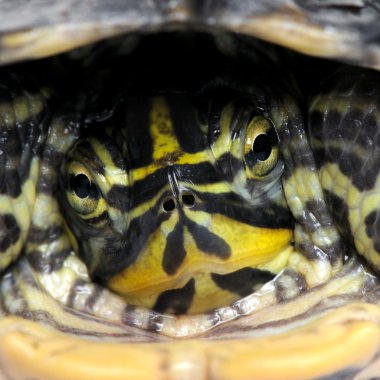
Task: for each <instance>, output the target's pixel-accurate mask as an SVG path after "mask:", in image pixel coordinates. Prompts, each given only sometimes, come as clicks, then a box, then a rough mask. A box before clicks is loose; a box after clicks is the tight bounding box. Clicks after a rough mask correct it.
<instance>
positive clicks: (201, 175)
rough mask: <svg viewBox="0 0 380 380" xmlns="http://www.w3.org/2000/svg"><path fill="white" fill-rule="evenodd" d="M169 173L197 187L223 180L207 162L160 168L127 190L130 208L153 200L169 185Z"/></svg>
mask: <svg viewBox="0 0 380 380" xmlns="http://www.w3.org/2000/svg"><path fill="white" fill-rule="evenodd" d="M170 172H174V173H175V177H176V178H177V180H178V181H184V182H190V183H193V184H199V185H202V184H212V183H217V182H220V181H222V180H223V179H224V177H223V175H222V174H221V173H219V172H218V171H217V170H216V169H215V167H214V166H213V165H212V164H211V163H209V162H201V163H199V164H184V165H173V166H170V167H164V168H160V169H158V170H156V171H155V172H153V173H152V174H149V175H147V176H146V177H145V178H143V179H141V180H139V181H136V182H135V183H134V184H133V185H132V186H131V187H130V188H129V192H130V199H131V208H134V207H137V206H139V205H141V204H142V203H144V202H147V201H149V200H150V199H152V198H154V197H155V196H156V195H157V193H158V192H159V191H160V190H161V189H162V188H163V187H165V186H167V185H168V184H169V173H170Z"/></svg>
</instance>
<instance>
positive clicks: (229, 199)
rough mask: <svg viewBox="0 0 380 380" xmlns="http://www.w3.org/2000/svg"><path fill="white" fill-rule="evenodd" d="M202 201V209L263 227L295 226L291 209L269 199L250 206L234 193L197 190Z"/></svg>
mask: <svg viewBox="0 0 380 380" xmlns="http://www.w3.org/2000/svg"><path fill="white" fill-rule="evenodd" d="M195 193H196V195H197V196H198V197H199V199H200V200H201V201H202V202H200V203H199V205H198V206H197V207H198V209H197V210H200V211H205V212H207V213H209V214H220V215H224V216H226V217H228V218H230V219H233V220H236V221H238V222H241V223H245V224H249V225H251V226H255V227H263V228H293V223H294V222H293V218H292V215H291V213H290V211H289V210H288V209H287V208H285V207H283V206H280V205H278V204H276V203H273V202H271V201H268V202H267V203H266V204H263V205H262V206H261V207H259V206H256V207H250V206H249V204H248V203H247V202H246V201H244V200H242V198H241V197H240V196H239V195H237V194H235V193H233V192H230V193H220V194H214V193H203V192H195Z"/></svg>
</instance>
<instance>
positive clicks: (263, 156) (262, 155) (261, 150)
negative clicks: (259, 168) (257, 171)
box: [252, 134, 272, 161]
mask: <svg viewBox="0 0 380 380" xmlns="http://www.w3.org/2000/svg"><path fill="white" fill-rule="evenodd" d="M252 151H253V154H254V156H256V158H257V159H258V160H259V161H265V160H267V159H268V158H269V156H270V154H271V152H272V141H271V138H270V137H269V136H268V135H265V134H261V135H258V136H257V137H256V138H255V141H254V142H253V145H252Z"/></svg>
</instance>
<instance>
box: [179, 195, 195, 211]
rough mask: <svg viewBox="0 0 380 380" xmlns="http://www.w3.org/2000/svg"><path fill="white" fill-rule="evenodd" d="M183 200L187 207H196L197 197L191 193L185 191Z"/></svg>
mask: <svg viewBox="0 0 380 380" xmlns="http://www.w3.org/2000/svg"><path fill="white" fill-rule="evenodd" d="M182 202H183V204H184V205H185V206H186V207H189V208H190V207H194V205H195V197H194V195H193V194H191V193H184V194H183V195H182Z"/></svg>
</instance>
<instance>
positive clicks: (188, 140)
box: [168, 96, 205, 153]
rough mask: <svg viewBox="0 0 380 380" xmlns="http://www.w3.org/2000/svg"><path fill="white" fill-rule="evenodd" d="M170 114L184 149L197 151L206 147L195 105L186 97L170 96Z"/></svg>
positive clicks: (190, 151)
mask: <svg viewBox="0 0 380 380" xmlns="http://www.w3.org/2000/svg"><path fill="white" fill-rule="evenodd" d="M168 103H169V107H170V115H171V119H172V122H173V129H174V131H175V134H176V137H177V139H178V142H179V144H180V146H181V148H182V150H183V151H185V152H188V153H196V152H200V151H202V150H203V149H205V136H204V135H203V134H202V132H201V130H200V128H199V122H198V120H197V114H196V109H195V107H194V106H193V105H192V104H191V102H190V101H189V100H188V99H186V98H185V97H179V96H176V97H174V96H173V97H171V96H170V97H168Z"/></svg>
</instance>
